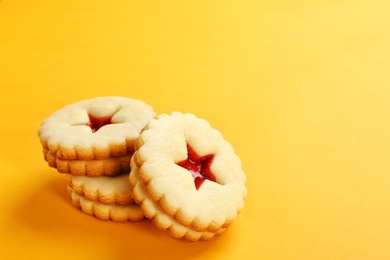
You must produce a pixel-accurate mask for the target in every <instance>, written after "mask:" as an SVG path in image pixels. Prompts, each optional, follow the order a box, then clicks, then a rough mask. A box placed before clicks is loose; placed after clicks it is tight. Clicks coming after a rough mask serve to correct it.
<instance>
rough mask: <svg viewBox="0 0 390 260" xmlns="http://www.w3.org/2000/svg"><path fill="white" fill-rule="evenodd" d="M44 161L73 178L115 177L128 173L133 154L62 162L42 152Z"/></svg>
mask: <svg viewBox="0 0 390 260" xmlns="http://www.w3.org/2000/svg"><path fill="white" fill-rule="evenodd" d="M43 155H44V158H45V160H46V161H47V162H48V164H49V166H50V167H53V168H56V169H57V171H58V172H60V173H68V174H71V175H74V176H89V177H98V176H116V175H119V174H121V173H129V172H130V159H131V156H132V155H133V152H131V151H129V152H127V153H126V154H125V155H122V156H115V157H110V158H107V159H100V160H99V159H96V160H64V159H60V158H57V156H54V155H53V154H51V152H50V151H49V150H45V149H44V151H43Z"/></svg>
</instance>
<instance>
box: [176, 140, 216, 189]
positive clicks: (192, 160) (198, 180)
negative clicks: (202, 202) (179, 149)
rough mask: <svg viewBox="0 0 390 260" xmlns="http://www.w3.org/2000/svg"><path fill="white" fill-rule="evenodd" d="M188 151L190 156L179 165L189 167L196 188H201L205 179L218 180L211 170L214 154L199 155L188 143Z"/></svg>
mask: <svg viewBox="0 0 390 260" xmlns="http://www.w3.org/2000/svg"><path fill="white" fill-rule="evenodd" d="M187 151H188V158H187V159H186V160H183V161H181V162H178V163H177V165H179V166H181V167H183V168H185V169H187V170H188V171H189V172H190V173H191V174H192V177H193V178H194V182H195V187H196V189H199V187H200V186H201V185H202V183H203V182H204V181H205V180H210V181H214V182H216V178H215V176H214V174H213V173H212V172H211V170H210V166H211V163H212V161H213V158H214V155H212V154H210V155H205V156H199V155H197V154H196V152H195V151H194V150H193V149H192V148H191V146H189V145H187Z"/></svg>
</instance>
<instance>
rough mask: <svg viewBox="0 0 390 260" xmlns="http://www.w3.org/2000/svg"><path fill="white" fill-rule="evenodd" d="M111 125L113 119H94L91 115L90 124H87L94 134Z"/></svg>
mask: <svg viewBox="0 0 390 260" xmlns="http://www.w3.org/2000/svg"><path fill="white" fill-rule="evenodd" d="M108 124H111V117H110V116H108V117H94V116H91V115H89V122H88V123H87V124H86V125H87V126H89V127H90V128H91V130H92V133H95V132H97V131H98V130H99V129H100V128H101V127H103V126H105V125H108Z"/></svg>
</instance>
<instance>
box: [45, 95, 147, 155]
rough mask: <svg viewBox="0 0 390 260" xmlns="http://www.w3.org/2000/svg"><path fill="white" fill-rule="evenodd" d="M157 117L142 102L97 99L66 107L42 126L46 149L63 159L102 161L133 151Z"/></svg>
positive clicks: (113, 98) (123, 98) (110, 98)
mask: <svg viewBox="0 0 390 260" xmlns="http://www.w3.org/2000/svg"><path fill="white" fill-rule="evenodd" d="M154 116H155V112H154V111H153V108H152V107H151V106H149V105H147V104H145V103H144V102H143V101H140V100H135V99H130V98H126V97H117V96H107V97H96V98H92V99H88V100H83V101H79V102H76V103H73V104H70V105H67V106H65V107H63V108H61V109H59V110H57V111H56V112H54V113H53V114H51V115H50V116H49V117H48V118H47V119H46V120H44V121H43V123H42V124H41V126H40V128H39V130H38V135H39V138H40V142H41V144H42V147H43V150H47V151H50V154H51V155H52V156H55V157H56V158H58V159H61V160H101V159H107V158H110V157H116V156H124V155H125V154H127V153H128V152H129V151H133V146H134V141H135V140H136V139H137V138H138V136H139V133H140V132H141V130H142V128H143V127H144V126H145V124H146V123H147V122H148V121H149V120H151V119H152V118H153V117H154Z"/></svg>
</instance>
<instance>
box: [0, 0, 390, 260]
mask: <svg viewBox="0 0 390 260" xmlns="http://www.w3.org/2000/svg"><path fill="white" fill-rule="evenodd" d="M389 13H390V2H389V1H384V0H383V1H379V0H378V1H377V0H364V1H359V0H330V1H311V0H280V1H272V0H264V1H245V0H243V1H214V0H205V1H203V0H201V1H133V0H129V1H100V0H93V1H92V0H84V1H83V0H80V1H75V0H70V1H44V0H36V1H23V0H21V1H12V0H2V1H0V111H1V114H0V115H1V118H0V121H1V125H0V171H1V174H0V259H157V258H158V259H354V260H356V259H380V260H382V259H390V15H389ZM105 95H120V96H128V97H131V98H136V99H141V100H144V101H145V102H146V103H148V104H150V105H152V106H153V107H154V108H155V110H156V112H157V113H170V112H172V111H174V110H177V111H181V112H192V113H194V114H196V115H197V116H199V117H203V118H206V119H207V120H208V121H209V122H210V123H211V125H212V126H214V127H215V128H217V129H219V130H220V131H221V132H222V133H223V135H224V136H225V139H227V140H228V141H229V142H231V143H232V145H233V146H234V148H235V151H236V153H237V154H238V155H239V156H240V158H241V159H242V162H243V169H244V171H245V172H246V175H247V178H248V182H247V188H248V197H247V199H246V200H245V208H244V210H243V211H242V212H241V213H240V214H239V215H238V217H237V219H236V220H235V221H234V222H233V224H232V225H231V226H230V227H229V229H228V230H227V231H226V233H224V234H223V235H221V236H220V237H217V238H215V239H212V240H211V241H208V242H197V243H190V242H186V241H183V240H176V239H173V238H171V237H170V236H168V235H167V234H165V233H164V232H162V231H159V230H158V229H157V228H155V227H154V226H153V225H152V223H151V222H150V221H146V220H145V221H143V222H140V223H131V222H128V223H127V222H126V223H113V222H109V221H107V222H104V221H99V220H97V219H95V218H93V217H90V216H88V215H85V214H83V213H81V212H80V211H78V210H76V209H75V208H74V207H73V206H72V205H71V202H70V199H69V197H68V194H67V192H66V180H65V176H64V175H61V174H59V173H57V172H56V171H55V170H54V169H52V168H49V167H48V165H47V164H46V162H44V160H43V155H42V153H41V145H40V143H39V140H38V136H37V129H38V128H39V125H40V123H41V122H42V121H43V120H44V119H45V118H46V117H48V116H49V115H50V114H51V113H52V112H54V111H55V110H57V109H59V108H61V107H63V106H64V105H67V104H69V103H73V102H76V101H79V100H82V99H87V98H91V97H95V96H105Z"/></svg>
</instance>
